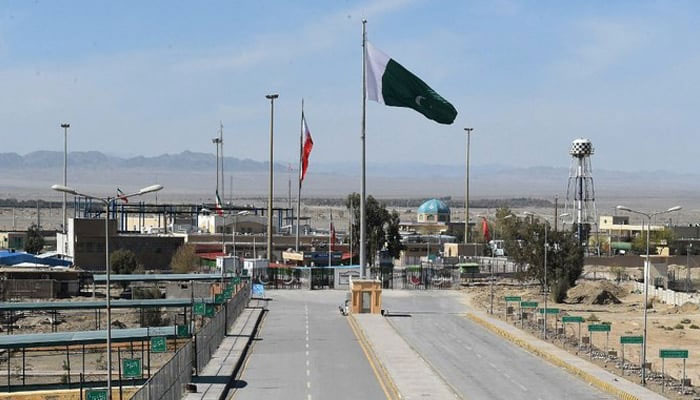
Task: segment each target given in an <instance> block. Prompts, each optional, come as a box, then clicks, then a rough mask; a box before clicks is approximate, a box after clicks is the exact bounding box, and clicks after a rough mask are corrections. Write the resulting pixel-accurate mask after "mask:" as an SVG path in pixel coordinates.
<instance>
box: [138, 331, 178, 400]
mask: <svg viewBox="0 0 700 400" xmlns="http://www.w3.org/2000/svg"><path fill="white" fill-rule="evenodd" d="M191 380H192V342H187V343H186V344H185V345H184V346H182V347H181V348H180V350H178V351H177V352H176V353H175V355H174V356H173V358H171V359H170V361H168V362H167V363H166V364H165V365H163V366H162V367H161V368H160V369H159V370H158V372H156V373H155V374H154V375H153V376H152V377H151V379H149V380H148V381H146V383H145V384H144V385H143V386H142V387H141V389H139V390H138V391H137V392H136V393H134V395H133V396H132V397H131V399H132V400H180V399H181V398H182V394H183V391H184V387H185V385H186V384H188V383H190V381H191Z"/></svg>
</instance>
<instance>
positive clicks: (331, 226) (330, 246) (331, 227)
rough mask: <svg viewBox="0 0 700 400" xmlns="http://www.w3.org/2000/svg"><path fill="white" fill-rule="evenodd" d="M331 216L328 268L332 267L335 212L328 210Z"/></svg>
mask: <svg viewBox="0 0 700 400" xmlns="http://www.w3.org/2000/svg"><path fill="white" fill-rule="evenodd" d="M328 210H329V212H330V215H331V221H330V222H329V223H328V266H329V267H330V266H331V251H332V250H333V210H332V209H331V208H329V209H328Z"/></svg>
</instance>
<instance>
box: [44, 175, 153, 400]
mask: <svg viewBox="0 0 700 400" xmlns="http://www.w3.org/2000/svg"><path fill="white" fill-rule="evenodd" d="M51 189H53V190H55V191H57V192H62V193H64V194H72V195H74V196H83V197H86V198H88V199H93V200H97V201H99V202H101V203H102V204H104V206H105V272H106V274H105V276H106V279H105V284H106V286H107V399H108V400H110V399H111V398H112V306H111V304H112V303H111V300H110V298H111V293H110V270H111V267H110V265H109V203H111V202H112V201H114V200H115V198H114V197H104V198H103V197H96V196H91V195H88V194H84V193H80V192H78V191H76V190H75V189H73V188H71V187H68V186H66V185H53V186H51ZM161 189H163V186H162V185H151V186H147V187H145V188H143V189H141V190H139V191H138V192H135V193H131V194H127V195H123V196H119V198H120V199H127V198H129V197H134V196H141V195H144V194H147V193H152V192H157V191H159V190H161Z"/></svg>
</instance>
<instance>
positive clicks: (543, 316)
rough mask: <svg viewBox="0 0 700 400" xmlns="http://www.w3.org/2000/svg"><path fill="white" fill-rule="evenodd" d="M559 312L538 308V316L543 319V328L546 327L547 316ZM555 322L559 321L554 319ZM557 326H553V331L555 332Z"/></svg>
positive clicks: (553, 309)
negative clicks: (540, 315)
mask: <svg viewBox="0 0 700 400" xmlns="http://www.w3.org/2000/svg"><path fill="white" fill-rule="evenodd" d="M559 312H560V310H559V309H558V308H540V314H542V318H543V319H544V320H543V321H542V323H543V324H544V326H547V315H549V314H555V315H557V314H559ZM554 320H555V321H559V320H558V319H557V318H554ZM556 328H557V325H555V327H554V329H555V330H556Z"/></svg>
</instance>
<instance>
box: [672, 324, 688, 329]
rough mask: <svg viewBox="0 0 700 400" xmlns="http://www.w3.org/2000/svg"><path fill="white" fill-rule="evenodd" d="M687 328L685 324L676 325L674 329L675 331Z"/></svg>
mask: <svg viewBox="0 0 700 400" xmlns="http://www.w3.org/2000/svg"><path fill="white" fill-rule="evenodd" d="M683 328H685V326H683V324H676V326H674V327H673V329H683Z"/></svg>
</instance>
